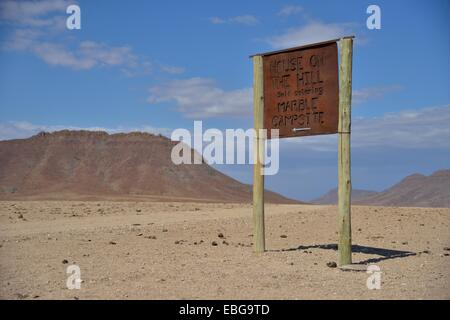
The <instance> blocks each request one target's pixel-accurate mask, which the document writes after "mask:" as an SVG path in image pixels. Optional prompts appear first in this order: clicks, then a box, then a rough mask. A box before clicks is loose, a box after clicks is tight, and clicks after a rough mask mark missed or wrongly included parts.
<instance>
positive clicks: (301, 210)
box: [0, 201, 450, 299]
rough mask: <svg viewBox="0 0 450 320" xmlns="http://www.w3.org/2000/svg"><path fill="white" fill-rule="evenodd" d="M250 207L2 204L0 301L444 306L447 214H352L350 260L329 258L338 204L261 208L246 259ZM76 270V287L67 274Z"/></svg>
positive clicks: (386, 210)
mask: <svg viewBox="0 0 450 320" xmlns="http://www.w3.org/2000/svg"><path fill="white" fill-rule="evenodd" d="M251 212H252V210H251V205H249V204H224V203H195V202H175V201H174V202H156V201H147V202H133V201H121V202H119V201H1V202H0V242H1V243H0V298H1V299H450V273H449V270H450V232H449V231H450V209H444V208H443V209H439V208H433V209H431V208H430V209H429V208H394V207H366V206H354V207H353V208H352V228H353V243H354V254H353V260H354V262H355V263H360V264H376V265H377V266H378V267H380V269H381V272H382V274H381V279H382V281H381V288H380V289H379V290H369V289H368V288H367V286H366V280H367V278H368V276H369V275H368V274H367V273H366V272H364V271H363V272H361V271H360V272H356V271H342V270H340V269H339V268H332V267H329V266H327V263H330V262H333V261H336V258H337V252H336V246H335V244H336V240H337V234H336V230H337V215H336V207H335V206H319V205H316V206H313V205H271V204H267V205H266V246H267V252H265V253H264V254H262V255H258V254H255V253H253V248H252V220H251V214H252V213H251ZM71 264H76V265H78V266H79V267H80V270H81V279H82V283H81V289H79V290H77V289H73V290H69V289H68V288H67V286H66V281H67V277H68V276H69V275H68V274H67V273H66V268H67V267H68V266H69V265H71Z"/></svg>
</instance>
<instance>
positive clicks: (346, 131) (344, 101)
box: [338, 38, 353, 266]
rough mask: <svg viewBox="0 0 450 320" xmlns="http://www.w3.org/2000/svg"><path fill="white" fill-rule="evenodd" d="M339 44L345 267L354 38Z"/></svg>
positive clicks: (346, 258)
mask: <svg viewBox="0 0 450 320" xmlns="http://www.w3.org/2000/svg"><path fill="white" fill-rule="evenodd" d="M339 43H340V65H339V127H338V128H339V129H338V130H339V132H338V136H339V142H338V176H339V177H338V180H339V181H338V215H339V244H338V265H339V266H342V265H347V264H351V263H352V229H351V209H350V208H351V192H352V183H351V177H350V127H351V102H352V55H353V39H352V38H343V39H341V40H340V41H339Z"/></svg>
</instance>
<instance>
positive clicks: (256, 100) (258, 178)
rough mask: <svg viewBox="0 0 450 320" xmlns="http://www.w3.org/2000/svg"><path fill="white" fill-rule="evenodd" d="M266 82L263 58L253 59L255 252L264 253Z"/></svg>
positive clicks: (255, 57) (256, 57)
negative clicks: (263, 132) (263, 133)
mask: <svg viewBox="0 0 450 320" xmlns="http://www.w3.org/2000/svg"><path fill="white" fill-rule="evenodd" d="M263 85H264V81H263V58H262V56H254V57H253V117H254V128H255V139H254V143H253V157H254V165H253V234H254V238H253V240H254V250H255V252H257V253H262V252H264V250H265V235H264V175H263V170H264V169H263V162H264V143H265V141H264V136H262V135H261V132H260V129H262V128H263V126H264V87H263Z"/></svg>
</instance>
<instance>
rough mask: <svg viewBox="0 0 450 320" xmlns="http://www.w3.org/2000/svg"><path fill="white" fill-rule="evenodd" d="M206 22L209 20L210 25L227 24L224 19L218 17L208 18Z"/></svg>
mask: <svg viewBox="0 0 450 320" xmlns="http://www.w3.org/2000/svg"><path fill="white" fill-rule="evenodd" d="M208 20H209V22H211V23H212V24H223V23H226V22H227V21H226V20H224V19H222V18H219V17H211V18H209V19H208Z"/></svg>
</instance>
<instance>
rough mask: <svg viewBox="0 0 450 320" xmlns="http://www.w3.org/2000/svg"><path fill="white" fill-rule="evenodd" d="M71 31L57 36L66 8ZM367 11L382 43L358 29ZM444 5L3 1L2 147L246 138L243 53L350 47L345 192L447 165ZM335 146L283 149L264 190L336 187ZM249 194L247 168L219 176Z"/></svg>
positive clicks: (298, 142) (448, 23) (248, 80)
mask: <svg viewBox="0 0 450 320" xmlns="http://www.w3.org/2000/svg"><path fill="white" fill-rule="evenodd" d="M72 3H76V4H78V5H79V6H80V8H81V26H82V28H81V30H68V29H66V28H65V20H66V18H67V17H68V15H67V14H66V13H65V11H66V8H67V6H68V5H69V4H72ZM370 4H377V5H378V6H380V8H381V30H369V29H367V28H366V19H367V17H368V14H367V13H366V9H367V7H368V6H369V5H370ZM449 13H450V4H449V2H448V1H445V0H444V1H437V0H434V1H374V2H372V1H370V2H369V1H346V2H345V5H344V3H343V2H339V1H317V0H316V1H301V2H300V1H137V0H135V1H132V2H130V1H128V2H126V1H103V0H102V1H100V0H96V1H66V0H43V1H35V2H34V1H9V0H4V1H1V2H0V70H1V72H0V139H11V138H22V137H28V136H30V135H32V134H34V133H36V132H38V131H40V130H48V131H52V130H57V129H61V128H90V129H105V130H108V131H110V132H117V131H132V130H145V131H152V132H162V133H164V134H166V135H168V134H170V132H171V130H173V129H175V128H182V127H184V128H188V129H192V127H193V120H203V121H204V123H203V126H204V128H209V127H214V128H219V129H225V128H250V127H252V121H253V120H252V114H251V112H252V95H251V87H252V63H251V60H250V59H249V58H248V56H249V55H250V54H253V53H257V52H264V51H270V50H275V49H280V48H285V47H289V46H293V45H300V44H304V43H308V42H315V41H321V40H327V39H330V38H336V37H339V36H343V35H349V34H353V35H355V36H356V38H355V47H354V57H353V59H354V65H353V94H354V97H353V110H352V112H353V114H352V116H353V136H352V143H353V150H352V152H353V153H352V161H353V162H352V170H353V171H352V173H353V186H354V187H355V188H366V189H373V190H382V189H384V188H386V187H388V186H389V185H391V184H392V183H395V182H397V181H398V180H399V179H400V178H402V177H404V176H405V175H408V174H411V173H414V172H420V173H424V174H429V173H431V172H432V171H434V170H436V169H441V168H448V167H450V166H449V163H450V126H449V121H450V93H449V83H450V59H449V58H448V57H449V54H450V40H449V39H450V37H449V30H450V14H449ZM336 147H337V137H336V136H335V135H331V136H324V137H311V138H295V139H287V140H283V141H282V143H281V163H280V172H279V173H278V175H276V176H272V177H267V179H266V186H267V187H268V188H270V189H272V190H276V191H278V192H281V193H283V194H285V195H288V196H291V197H294V198H297V199H305V200H309V199H312V198H314V197H317V196H319V195H321V194H322V193H324V192H326V191H327V190H328V189H330V188H332V187H334V186H335V185H336V180H337V166H336V162H337V154H336V153H337V151H336V150H337V149H336ZM217 168H218V169H219V170H222V171H224V172H225V173H228V174H230V175H232V176H233V177H235V178H237V179H239V180H241V181H244V182H247V183H250V182H251V179H252V171H251V168H250V167H249V166H237V165H234V166H230V165H223V166H217Z"/></svg>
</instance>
